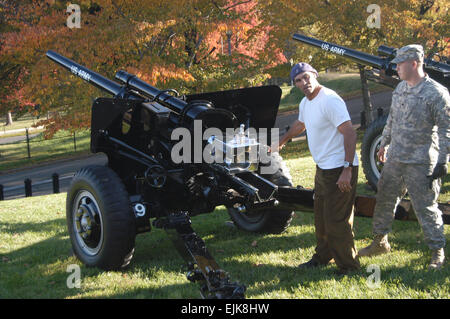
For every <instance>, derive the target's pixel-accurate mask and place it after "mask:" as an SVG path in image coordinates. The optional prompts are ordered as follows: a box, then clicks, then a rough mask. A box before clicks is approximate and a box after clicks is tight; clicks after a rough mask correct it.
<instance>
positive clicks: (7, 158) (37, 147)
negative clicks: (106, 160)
mask: <svg viewBox="0 0 450 319" xmlns="http://www.w3.org/2000/svg"><path fill="white" fill-rule="evenodd" d="M75 137H76V150H75V144H74V141H73V134H72V133H70V132H68V131H59V132H57V133H56V134H55V136H54V137H53V138H52V139H49V140H45V139H44V138H43V135H42V133H40V134H38V135H37V136H36V137H33V138H30V154H31V158H28V151H27V143H26V140H23V141H20V142H18V143H13V144H0V171H6V170H10V169H15V168H20V167H26V166H30V165H35V164H38V163H42V162H44V161H50V160H55V159H60V158H67V157H71V156H74V155H81V154H87V153H89V150H90V138H91V135H90V131H88V130H84V131H78V132H76V134H75Z"/></svg>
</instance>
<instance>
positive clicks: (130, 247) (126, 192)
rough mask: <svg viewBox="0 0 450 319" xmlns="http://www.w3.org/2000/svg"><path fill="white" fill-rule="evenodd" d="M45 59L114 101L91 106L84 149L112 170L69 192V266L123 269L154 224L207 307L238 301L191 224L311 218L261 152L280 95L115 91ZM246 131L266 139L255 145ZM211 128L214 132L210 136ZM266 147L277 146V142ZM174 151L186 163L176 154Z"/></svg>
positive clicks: (264, 228) (82, 173) (136, 85)
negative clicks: (210, 219) (72, 262)
mask: <svg viewBox="0 0 450 319" xmlns="http://www.w3.org/2000/svg"><path fill="white" fill-rule="evenodd" d="M47 57H48V58H50V59H51V60H52V61H54V62H56V63H57V64H59V65H61V66H63V67H64V68H66V69H68V70H70V71H71V72H72V73H73V74H74V75H76V76H78V77H80V78H82V79H83V80H85V81H86V82H88V83H90V84H92V85H94V86H96V87H98V88H100V89H101V90H103V91H104V92H106V93H108V94H110V95H112V97H110V98H104V97H102V98H97V99H96V100H95V101H94V103H93V106H92V118H91V151H92V152H93V153H100V152H101V153H104V154H106V156H107V157H108V164H107V166H98V165H97V166H87V167H84V168H82V169H81V170H79V171H78V172H77V173H76V174H75V176H74V178H73V180H72V183H71V185H70V188H69V191H68V192H67V199H66V219H67V226H68V232H69V236H70V240H71V243H72V248H73V252H74V254H75V255H76V257H77V258H79V259H80V260H81V261H82V262H83V263H84V264H86V265H87V266H93V267H99V268H101V269H105V270H110V269H121V268H123V267H126V266H127V265H129V263H130V262H131V260H132V257H133V254H134V251H135V238H136V235H137V234H140V233H145V232H149V231H151V228H152V226H153V227H156V228H161V229H163V230H165V231H166V232H167V234H168V235H169V238H170V239H171V240H172V241H173V243H174V246H175V248H176V249H177V250H178V252H179V253H180V255H181V256H182V257H183V259H184V260H185V261H186V263H187V268H188V272H187V279H188V280H190V281H192V282H198V283H200V291H201V294H202V296H203V297H204V298H244V295H245V289H246V287H245V286H244V285H242V284H240V283H237V282H232V281H231V280H230V277H229V275H228V274H227V273H226V272H225V271H224V270H223V269H222V268H220V266H219V265H218V264H217V262H216V261H215V260H214V258H213V257H212V256H211V254H210V253H209V252H208V250H207V248H206V245H205V243H204V241H203V240H202V239H201V238H200V237H199V236H198V235H197V234H196V233H195V231H194V229H193V228H192V226H191V217H192V216H195V215H198V214H204V213H211V212H213V211H214V210H215V208H216V207H217V206H220V205H224V206H225V207H226V208H227V211H228V214H229V215H230V217H231V219H232V220H233V222H234V224H235V225H236V226H237V227H239V228H241V229H243V230H246V231H250V232H264V233H281V232H283V231H284V230H285V229H286V228H287V227H288V226H289V224H290V222H291V220H292V217H293V211H294V210H301V211H311V210H312V208H313V203H314V200H313V190H308V189H304V188H303V187H301V186H297V187H292V184H291V180H290V177H289V176H290V175H289V172H288V170H287V167H286V166H285V165H283V163H282V159H281V157H280V156H279V155H278V153H269V152H268V151H267V145H271V133H270V130H271V129H272V128H273V126H274V123H275V119H276V115H277V112H278V106H279V103H280V98H281V89H280V88H279V87H277V86H263V87H251V88H244V89H237V90H229V91H220V92H210V93H199V94H192V95H187V96H179V95H178V93H177V92H176V91H175V90H172V89H170V90H159V89H157V88H155V87H153V86H151V85H150V84H148V83H146V82H144V81H142V80H141V79H139V78H138V77H136V76H135V75H132V74H129V73H127V72H125V71H119V72H117V73H116V75H115V78H116V79H117V80H118V81H119V83H118V82H116V81H111V80H109V79H107V78H105V77H103V76H102V75H100V74H98V73H96V72H93V71H91V70H89V69H88V68H86V67H84V66H81V65H79V64H77V63H76V62H74V61H72V60H70V59H68V58H66V57H64V56H62V55H60V54H58V53H56V52H54V51H48V52H47ZM379 59H380V60H376V61H381V60H383V59H381V58H379ZM446 79H448V78H446ZM251 128H253V129H255V130H260V132H261V131H263V132H264V130H266V134H265V135H264V134H263V135H261V134H259V136H258V135H257V136H253V137H252V136H251V135H250V134H249V132H250V129H251ZM180 129H181V131H180ZM208 130H213V132H214V134H209V135H207V134H206V132H207V131H208ZM229 130H230V131H231V133H229V132H230V131H229ZM180 132H181V133H189V134H186V135H185V136H187V137H186V138H185V139H183V141H182V142H183V143H182V144H181V145H182V146H183V145H190V146H193V147H187V148H186V149H184V148H183V147H181V148H180V147H179V146H180V142H181V141H180V140H179V137H180V136H182V135H183V134H180ZM196 136H197V139H196V138H195V137H196ZM198 136H200V139H199V138H198ZM262 136H263V138H262V139H261V137H262ZM274 138H276V142H277V141H278V138H279V136H278V135H276V136H274ZM199 140H200V142H199ZM181 149H182V152H180V150H181ZM255 150H256V156H254V155H255ZM181 153H183V155H181V158H182V160H179V158H177V157H176V156H174V154H175V155H177V154H178V155H180V154H181ZM199 154H200V156H199ZM202 154H203V155H205V154H206V155H208V156H209V157H208V156H206V157H204V156H202ZM217 154H218V155H219V156H218V157H216V156H215V155H217ZM252 154H253V156H252ZM220 155H222V157H221V156H220ZM185 156H186V157H185ZM211 158H213V160H211ZM186 159H188V160H186ZM189 159H190V160H189ZM217 159H218V160H217ZM220 159H222V161H221V160H220ZM374 204H375V200H374V198H370V197H364V196H357V198H356V203H355V212H356V213H355V214H356V215H360V216H372V214H373V207H374ZM403 204H405V205H399V207H398V209H397V213H398V214H396V218H397V219H409V216H410V215H411V214H408V209H409V207H410V205H409V203H403ZM444 210H445V211H448V209H444ZM444 222H445V223H446V224H448V223H449V222H450V218H444Z"/></svg>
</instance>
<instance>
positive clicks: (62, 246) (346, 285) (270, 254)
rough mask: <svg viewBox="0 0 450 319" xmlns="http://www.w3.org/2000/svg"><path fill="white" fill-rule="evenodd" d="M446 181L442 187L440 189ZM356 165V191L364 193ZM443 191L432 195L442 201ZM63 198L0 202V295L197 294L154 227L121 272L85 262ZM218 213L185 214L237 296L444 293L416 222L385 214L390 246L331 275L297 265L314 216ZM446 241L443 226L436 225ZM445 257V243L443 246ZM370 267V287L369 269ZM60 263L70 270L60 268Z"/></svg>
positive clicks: (302, 166)
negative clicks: (73, 278)
mask: <svg viewBox="0 0 450 319" xmlns="http://www.w3.org/2000/svg"><path fill="white" fill-rule="evenodd" d="M282 155H283V156H284V158H285V159H286V161H287V165H288V167H289V168H290V169H291V173H292V175H293V178H294V184H295V185H297V184H301V185H303V186H306V187H312V184H313V176H314V164H313V162H312V159H311V156H310V155H309V153H308V152H307V151H306V147H305V142H300V143H298V142H297V143H291V144H289V145H288V146H287V147H286V148H285V149H284V150H283V152H282ZM449 183H450V182H449V181H448V180H447V181H445V184H444V188H443V189H448V185H449ZM365 189H366V186H365V180H364V177H363V174H362V172H361V173H360V175H359V185H358V192H362V191H367V190H365ZM447 192H448V191H445V194H443V195H441V196H444V198H446V197H447V196H448V194H447ZM65 196H66V194H56V195H48V196H41V197H30V198H25V199H16V200H9V201H3V202H0V298H198V297H199V292H198V288H197V286H196V285H195V284H192V283H190V282H188V281H187V279H186V278H185V268H184V266H183V261H182V259H181V257H179V256H178V254H177V252H176V251H175V249H174V248H173V247H172V243H171V242H170V240H169V239H168V237H167V236H166V234H165V233H164V232H163V231H162V230H160V229H152V231H151V232H150V233H145V234H141V235H139V236H138V237H137V239H136V252H135V256H134V258H133V260H132V262H131V264H130V265H129V266H128V268H127V269H126V270H124V271H102V270H99V269H96V268H87V267H85V266H84V265H82V264H81V263H80V262H79V261H78V260H77V259H76V258H74V257H72V256H71V254H70V242H69V237H68V235H67V231H66V221H65ZM227 220H229V217H228V215H227V212H226V210H225V209H224V208H223V207H218V208H217V209H216V211H215V212H214V213H212V214H208V215H200V216H196V217H193V218H192V221H193V227H194V229H195V230H196V232H197V233H198V234H199V235H200V236H201V237H202V238H203V239H204V240H205V242H206V245H207V247H208V249H209V251H210V252H211V254H212V255H213V256H214V258H215V259H216V261H217V262H218V264H219V265H220V266H221V267H223V269H225V270H226V271H227V272H228V273H229V274H230V276H231V279H232V280H234V281H239V282H241V283H243V284H244V285H246V286H247V292H246V297H247V298H255V299H259V298H287V299H290V298H298V299H301V298H443V299H448V298H449V297H450V264H449V262H447V263H446V265H445V266H444V268H443V269H442V270H441V271H439V272H436V271H428V270H427V265H428V262H429V259H430V252H429V250H428V248H427V246H426V245H425V243H424V241H423V235H422V233H421V230H420V227H419V225H418V223H416V222H412V221H410V222H405V221H395V222H394V225H393V229H394V231H393V233H392V235H391V236H390V239H391V240H390V241H391V246H392V249H393V251H392V253H390V254H389V256H377V257H372V258H364V259H361V264H362V269H361V271H360V272H359V273H356V274H353V275H350V276H337V275H335V274H334V270H335V268H336V267H335V265H333V264H330V265H328V266H326V267H323V268H321V269H313V270H303V271H300V270H297V269H296V266H297V265H298V264H300V263H302V262H306V261H308V260H309V258H310V257H311V256H312V254H313V253H314V248H315V242H316V241H315V235H314V219H313V214H312V213H310V212H296V213H295V217H294V219H293V221H292V223H291V226H290V227H289V228H288V229H287V231H286V232H284V233H283V234H277V235H273V234H270V235H264V234H254V233H247V232H244V231H241V230H238V229H235V228H230V227H226V226H224V225H225V222H226V221H227ZM371 226H372V219H370V218H363V217H356V218H355V221H354V232H355V240H356V247H357V248H358V249H359V248H362V247H364V246H366V245H367V244H369V243H370V237H371ZM445 234H446V238H447V240H450V228H449V226H448V225H446V226H445ZM446 255H447V256H449V255H450V249H449V248H446ZM72 264H76V265H79V266H80V267H81V287H80V288H72V289H69V288H68V287H67V280H68V277H69V276H70V275H71V274H72V272H67V270H68V267H70V265H72ZM373 265H375V267H379V269H380V279H381V282H380V285H379V287H374V286H373V285H371V284H372V283H373V280H372V279H373V278H374V276H373V274H374V273H373V270H371V271H367V269H369V270H370V269H372V268H371V267H373ZM69 269H70V268H69Z"/></svg>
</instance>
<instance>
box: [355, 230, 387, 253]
mask: <svg viewBox="0 0 450 319" xmlns="http://www.w3.org/2000/svg"><path fill="white" fill-rule="evenodd" d="M390 251H391V245H389V242H388V236H387V235H375V237H374V239H373V241H372V243H371V244H370V245H369V246H367V247H364V248H363V249H361V250H359V251H358V256H359V257H371V256H376V255H381V254H386V253H388V252H390Z"/></svg>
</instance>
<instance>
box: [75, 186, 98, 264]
mask: <svg viewBox="0 0 450 319" xmlns="http://www.w3.org/2000/svg"><path fill="white" fill-rule="evenodd" d="M73 212H74V213H73V225H74V230H75V237H76V240H77V242H78V244H79V246H80V248H81V249H83V251H84V252H85V253H86V254H88V255H91V256H93V255H96V254H97V253H98V252H99V251H100V248H101V246H102V244H103V234H102V225H101V212H100V210H99V208H98V204H97V201H96V200H95V197H94V196H93V195H92V194H91V193H90V192H88V191H81V192H80V193H79V194H78V195H77V196H76V198H75V202H74V206H73Z"/></svg>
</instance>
